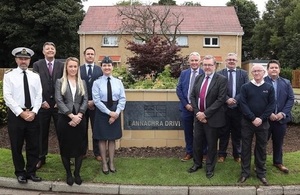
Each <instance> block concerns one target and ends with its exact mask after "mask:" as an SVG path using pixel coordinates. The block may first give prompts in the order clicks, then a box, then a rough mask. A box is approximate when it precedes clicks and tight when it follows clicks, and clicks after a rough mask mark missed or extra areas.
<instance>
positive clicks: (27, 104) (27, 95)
mask: <svg viewBox="0 0 300 195" xmlns="http://www.w3.org/2000/svg"><path fill="white" fill-rule="evenodd" d="M23 73H24V76H23V82H24V95H25V107H26V108H28V109H30V108H31V100H30V93H29V87H28V80H27V75H26V71H25V70H23Z"/></svg>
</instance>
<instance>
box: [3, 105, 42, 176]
mask: <svg viewBox="0 0 300 195" xmlns="http://www.w3.org/2000/svg"><path fill="white" fill-rule="evenodd" d="M8 134H9V139H10V144H11V151H12V159H13V163H14V167H15V175H16V176H25V177H26V176H30V175H35V172H36V164H37V163H38V161H39V149H38V141H39V137H38V134H39V123H38V115H36V117H35V119H34V120H33V121H31V122H27V121H25V120H24V119H22V118H21V117H20V116H18V117H17V116H16V115H15V114H14V113H13V112H12V111H11V110H9V111H8ZM24 141H25V142H26V146H25V152H26V170H25V160H24V157H23V154H22V148H23V144H24Z"/></svg>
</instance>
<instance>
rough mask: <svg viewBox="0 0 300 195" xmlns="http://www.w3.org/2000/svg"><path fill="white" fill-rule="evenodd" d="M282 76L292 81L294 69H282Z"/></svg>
mask: <svg viewBox="0 0 300 195" xmlns="http://www.w3.org/2000/svg"><path fill="white" fill-rule="evenodd" d="M280 76H281V77H283V78H286V79H288V80H290V81H292V77H293V69H291V68H289V67H286V68H281V69H280Z"/></svg>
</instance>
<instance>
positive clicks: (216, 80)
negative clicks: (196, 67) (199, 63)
mask: <svg viewBox="0 0 300 195" xmlns="http://www.w3.org/2000/svg"><path fill="white" fill-rule="evenodd" d="M204 78H205V74H202V75H198V76H197V77H196V79H195V84H194V87H193V90H192V92H191V103H192V106H193V109H194V113H195V114H197V113H198V112H199V107H198V104H199V103H198V102H199V92H200V88H201V85H202V82H203V80H204ZM226 94H227V79H226V77H224V76H222V75H220V74H217V73H215V74H214V76H213V78H212V80H211V82H210V84H209V86H208V89H207V93H206V97H205V101H206V110H205V111H204V114H205V115H206V119H207V122H208V125H209V126H211V127H215V128H217V127H222V126H224V125H225V122H226V120H225V108H224V106H223V105H224V103H225V101H226Z"/></svg>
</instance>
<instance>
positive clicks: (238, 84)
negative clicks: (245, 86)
mask: <svg viewBox="0 0 300 195" xmlns="http://www.w3.org/2000/svg"><path fill="white" fill-rule="evenodd" d="M240 78H241V70H238V69H236V71H235V89H237V88H238V86H240Z"/></svg>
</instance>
